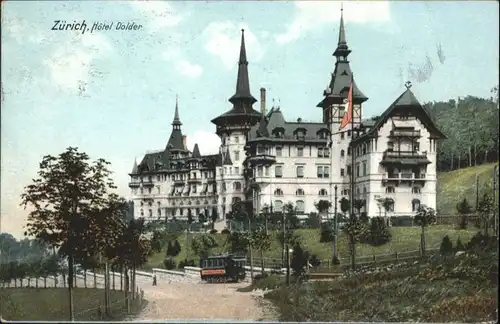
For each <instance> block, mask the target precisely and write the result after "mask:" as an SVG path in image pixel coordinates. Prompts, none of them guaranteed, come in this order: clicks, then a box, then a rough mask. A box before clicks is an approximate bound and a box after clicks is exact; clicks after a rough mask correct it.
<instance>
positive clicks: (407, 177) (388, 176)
mask: <svg viewBox="0 0 500 324" xmlns="http://www.w3.org/2000/svg"><path fill="white" fill-rule="evenodd" d="M425 180H426V177H425V173H413V172H399V173H385V174H384V175H383V176H382V182H387V181H399V182H401V181H425Z"/></svg>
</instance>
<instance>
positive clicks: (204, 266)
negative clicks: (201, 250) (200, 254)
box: [203, 260, 208, 268]
mask: <svg viewBox="0 0 500 324" xmlns="http://www.w3.org/2000/svg"><path fill="white" fill-rule="evenodd" d="M203 268H208V260H203Z"/></svg>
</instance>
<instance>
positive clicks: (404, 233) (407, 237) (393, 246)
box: [144, 225, 478, 269]
mask: <svg viewBox="0 0 500 324" xmlns="http://www.w3.org/2000/svg"><path fill="white" fill-rule="evenodd" d="M390 230H391V232H392V241H391V242H390V243H388V244H386V245H383V246H379V247H372V246H370V245H367V244H357V246H356V249H357V252H356V255H357V257H359V258H361V257H370V256H372V255H374V254H386V253H395V252H405V251H415V250H418V248H419V242H420V231H421V229H420V228H419V227H392V228H391V229H390ZM477 231H478V230H477V229H475V228H473V227H472V226H470V228H468V229H467V230H457V229H455V227H454V226H451V225H435V226H431V227H428V228H426V235H425V236H426V246H427V248H428V249H432V248H439V245H440V244H441V240H442V239H443V237H444V236H445V235H448V236H449V237H450V239H451V241H452V242H453V244H455V243H456V241H457V238H458V237H460V240H461V241H462V243H465V242H467V241H469V239H470V238H471V237H472V236H473V235H474V234H475V233H476V232H477ZM296 232H297V234H298V235H300V236H301V238H302V246H303V247H304V249H306V250H308V251H309V252H310V253H311V254H316V255H318V257H319V258H320V259H322V260H325V261H324V262H327V260H330V259H331V255H332V247H331V243H320V242H319V238H320V234H319V230H316V229H299V230H297V231H296ZM190 235H191V236H190V237H192V236H193V235H200V234H196V233H191V234H190ZM210 235H214V237H215V239H216V240H217V243H218V246H217V247H216V248H215V249H214V250H213V252H212V253H213V254H217V253H220V252H229V249H230V243H229V242H228V240H227V235H224V234H210ZM277 235H278V233H273V236H274V239H273V240H272V246H271V249H270V250H269V251H267V252H265V253H264V258H266V259H277V260H281V246H280V243H279V241H278V239H277ZM178 241H179V243H180V245H181V249H182V250H181V253H180V254H179V256H177V258H176V260H177V262H179V261H181V260H183V259H184V258H185V257H186V235H185V234H183V235H181V236H179V238H178ZM190 241H191V239H190ZM165 250H166V248H164V250H163V251H162V252H160V253H155V254H154V255H152V256H151V257H150V259H149V262H148V264H147V265H146V266H145V267H144V268H145V269H150V268H154V267H160V268H163V259H164V258H165ZM338 251H339V257H340V258H341V259H342V258H348V257H349V249H348V242H347V237H346V236H345V235H343V234H341V235H340V238H339V246H338ZM254 257H256V258H259V257H260V253H254ZM190 258H193V253H192V252H191V256H190Z"/></svg>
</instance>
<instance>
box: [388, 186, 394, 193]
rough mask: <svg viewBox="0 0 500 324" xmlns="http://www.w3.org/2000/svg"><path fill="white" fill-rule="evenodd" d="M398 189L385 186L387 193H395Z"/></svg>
mask: <svg viewBox="0 0 500 324" xmlns="http://www.w3.org/2000/svg"><path fill="white" fill-rule="evenodd" d="M395 192H396V189H394V187H387V188H385V193H395Z"/></svg>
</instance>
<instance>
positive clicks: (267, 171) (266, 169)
mask: <svg viewBox="0 0 500 324" xmlns="http://www.w3.org/2000/svg"><path fill="white" fill-rule="evenodd" d="M264 175H265V176H266V177H268V176H269V167H268V166H266V167H265V168H264Z"/></svg>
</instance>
